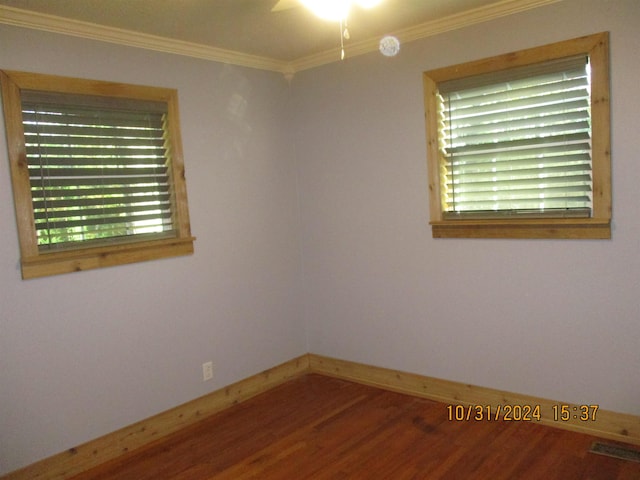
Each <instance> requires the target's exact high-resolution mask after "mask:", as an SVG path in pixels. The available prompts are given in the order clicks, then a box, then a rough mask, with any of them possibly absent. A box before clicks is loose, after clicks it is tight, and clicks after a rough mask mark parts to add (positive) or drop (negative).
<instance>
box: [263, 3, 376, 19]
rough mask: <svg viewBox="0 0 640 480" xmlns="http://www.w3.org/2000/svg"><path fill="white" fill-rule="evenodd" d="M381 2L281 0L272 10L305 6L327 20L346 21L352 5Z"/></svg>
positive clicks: (364, 5)
mask: <svg viewBox="0 0 640 480" xmlns="http://www.w3.org/2000/svg"><path fill="white" fill-rule="evenodd" d="M381 2H382V0H279V1H278V3H276V4H275V6H274V7H273V8H272V9H271V11H272V12H280V11H282V10H289V9H291V8H296V7H301V6H303V7H306V8H308V9H309V10H311V11H312V12H313V13H314V14H315V15H317V16H318V17H320V18H323V19H325V20H333V21H344V20H346V19H347V15H348V14H349V10H350V9H351V6H352V5H354V4H356V5H358V6H360V7H362V8H371V7H374V6H376V5H377V4H379V3H381Z"/></svg>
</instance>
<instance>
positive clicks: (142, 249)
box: [21, 237, 195, 280]
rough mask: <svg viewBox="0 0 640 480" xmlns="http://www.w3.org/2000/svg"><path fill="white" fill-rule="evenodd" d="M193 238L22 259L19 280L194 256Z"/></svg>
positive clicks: (68, 251)
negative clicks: (20, 278) (20, 277)
mask: <svg viewBox="0 0 640 480" xmlns="http://www.w3.org/2000/svg"><path fill="white" fill-rule="evenodd" d="M194 241H195V238H193V237H187V238H170V239H163V240H153V241H145V242H136V243H126V244H120V245H110V246H104V247H96V248H84V249H78V250H67V251H61V252H51V253H42V254H39V255H36V256H32V257H26V258H22V260H21V264H22V278H23V279H25V280H26V279H29V278H37V277H45V276H49V275H57V274H61V273H70V272H79V271H83V270H91V269H94V268H101V267H111V266H114V265H124V264H127V263H135V262H143V261H147V260H154V259H159V258H167V257H177V256H182V255H190V254H192V253H193V242H194Z"/></svg>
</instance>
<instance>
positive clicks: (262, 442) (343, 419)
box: [74, 374, 640, 480]
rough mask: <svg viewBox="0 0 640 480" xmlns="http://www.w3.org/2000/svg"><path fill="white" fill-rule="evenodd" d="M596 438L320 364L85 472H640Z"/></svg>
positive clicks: (89, 475)
mask: <svg viewBox="0 0 640 480" xmlns="http://www.w3.org/2000/svg"><path fill="white" fill-rule="evenodd" d="M595 440H597V439H596V438H595V437H591V436H588V435H584V434H578V433H573V432H568V431H564V430H559V429H555V428H551V427H545V426H542V425H536V424H535V423H529V422H504V421H498V422H496V421H491V422H489V421H483V422H474V421H471V422H467V421H462V422H456V421H449V420H448V415H447V411H446V405H444V404H441V403H437V402H433V401H431V400H425V399H421V398H415V397H411V396H407V395H402V394H398V393H394V392H388V391H384V390H379V389H376V388H371V387H367V386H363V385H358V384H355V383H350V382H346V381H343V380H338V379H334V378H329V377H325V376H321V375H315V374H310V375H306V376H303V377H300V378H298V379H295V380H292V381H290V382H288V383H286V384H284V385H281V386H279V387H276V388H274V389H272V390H270V391H269V392H267V393H263V394H261V395H259V396H257V397H254V398H252V399H250V400H248V401H246V402H244V403H241V404H239V405H236V406H234V407H232V408H230V409H228V410H226V411H224V412H221V413H219V414H216V415H214V416H212V417H210V418H208V419H205V420H203V421H202V422H200V423H199V424H197V425H194V426H192V427H189V428H187V429H185V430H183V431H181V432H179V433H177V434H174V435H171V436H169V437H167V438H165V439H163V440H159V441H158V442H156V443H154V444H153V445H150V446H148V447H145V448H144V449H141V450H139V451H137V452H131V453H130V454H128V455H126V456H123V457H121V458H119V459H116V460H114V461H112V462H110V463H108V464H105V465H102V466H100V467H97V468H95V469H93V470H90V471H88V472H85V473H83V474H80V475H78V476H76V477H74V480H105V479H118V480H129V479H130V480H147V479H149V480H151V479H154V480H158V479H164V480H241V479H260V480H270V479H295V480H298V479H300V480H303V479H304V480H306V479H314V480H328V479H331V480H337V479H367V480H372V479H373V480H375V479H393V480H404V479H464V480H467V479H491V480H500V479H509V480H513V479H516V480H520V479H523V480H528V479H530V480H534V479H535V480H540V479H544V480H556V479H557V480H573V479H589V480H605V479H607V480H609V479H619V480H631V479H634V480H638V479H640V463H636V462H631V461H625V460H619V459H615V458H611V457H606V456H602V455H597V454H594V453H589V452H588V450H589V448H590V446H591V444H592V442H594V441H595ZM603 441H604V440H603ZM608 443H611V442H608ZM636 449H637V448H636Z"/></svg>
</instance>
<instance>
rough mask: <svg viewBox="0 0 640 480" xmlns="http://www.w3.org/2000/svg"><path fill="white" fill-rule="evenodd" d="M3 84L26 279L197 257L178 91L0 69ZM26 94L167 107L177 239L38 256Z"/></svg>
mask: <svg viewBox="0 0 640 480" xmlns="http://www.w3.org/2000/svg"><path fill="white" fill-rule="evenodd" d="M0 83H1V85H2V99H3V106H4V117H5V128H6V134H7V147H8V154H9V164H10V169H11V182H12V186H13V197H14V204H15V211H16V222H17V228H18V239H19V244H20V254H21V259H20V260H21V267H22V278H23V279H28V278H35V277H43V276H48V275H56V274H61V273H69V272H74V271H81V270H89V269H94V268H101V267H108V266H114V265H121V264H128V263H134V262H142V261H147V260H153V259H158V258H166V257H174V256H179V255H189V254H192V253H193V242H194V240H195V238H193V237H192V236H191V227H190V223H189V210H188V203H187V191H186V183H185V172H184V162H183V153H182V143H181V137H180V126H179V121H180V120H179V112H178V94H177V91H176V90H174V89H168V88H160V87H147V86H139V85H129V84H122V83H114V82H105V81H98V80H85V79H77V78H69V77H61V76H55V75H45V74H37V73H28V72H18V71H7V70H0ZM22 90H37V91H43V92H51V93H60V94H79V95H93V96H101V97H105V98H118V99H137V100H148V101H159V102H164V103H166V105H167V115H166V123H167V134H168V137H169V139H170V142H171V146H170V148H171V161H170V172H169V177H170V178H171V182H172V188H173V197H174V200H173V202H172V214H173V219H174V220H173V225H174V229H175V234H174V235H172V236H171V237H169V238H161V239H150V240H142V241H140V240H136V239H135V238H131V239H129V240H124V241H121V240H119V241H110V240H106V241H104V242H102V243H99V244H94V243H92V244H90V245H89V246H87V245H82V244H81V245H79V246H77V247H73V248H69V249H66V250H60V251H40V250H39V248H38V244H37V236H36V228H35V220H34V210H33V201H32V195H31V187H30V181H29V171H28V164H27V157H26V146H25V134H24V127H23V124H22V102H21V91H22Z"/></svg>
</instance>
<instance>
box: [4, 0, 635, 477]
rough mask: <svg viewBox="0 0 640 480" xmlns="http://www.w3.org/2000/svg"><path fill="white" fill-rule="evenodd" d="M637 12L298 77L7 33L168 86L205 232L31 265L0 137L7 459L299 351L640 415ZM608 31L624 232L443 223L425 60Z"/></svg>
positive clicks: (17, 61)
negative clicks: (436, 207) (130, 253)
mask: <svg viewBox="0 0 640 480" xmlns="http://www.w3.org/2000/svg"><path fill="white" fill-rule="evenodd" d="M639 24H640V9H639V8H638V4H637V1H636V0H564V1H562V2H560V3H558V4H553V5H550V6H546V7H542V8H539V9H536V10H532V11H529V12H525V13H521V14H518V15H516V16H512V17H509V18H504V19H498V20H494V21H491V22H488V23H485V24H482V25H477V26H473V27H468V28H465V29H462V30H459V31H455V32H449V33H445V34H441V35H438V36H435V37H431V38H427V39H424V40H420V41H417V42H414V43H411V44H406V45H403V46H402V50H401V53H400V55H399V56H397V57H395V58H384V57H382V56H381V55H379V54H377V53H372V54H369V55H365V56H361V57H356V58H353V59H348V60H347V61H345V62H342V63H336V64H332V65H327V66H324V67H321V68H317V69H314V70H310V71H306V72H301V73H299V74H297V75H296V76H295V78H294V79H293V82H292V85H291V87H289V86H288V85H287V83H286V82H285V81H284V80H283V79H282V77H281V76H280V75H278V74H275V73H268V72H261V71H254V70H249V69H243V68H238V67H232V66H224V65H221V64H216V63H208V62H205V61H199V60H194V59H189V58H183V57H179V56H173V55H167V54H160V53H154V52H149V51H143V50H138V49H134V48H126V47H118V46H114V45H109V44H104V43H99V42H93V41H88V40H80V39H76V38H71V37H64V36H59V35H54V34H46V33H41V32H35V31H31V30H24V29H19V28H14V27H7V26H0V45H2V48H0V68H5V69H19V70H27V71H38V72H42V73H54V74H63V75H69V76H78V77H85V78H98V79H104V80H117V81H123V82H129V83H140V84H148V85H160V86H167V87H174V88H177V89H178V90H179V93H180V107H181V116H182V134H183V143H184V151H185V164H186V169H187V188H188V193H189V202H190V211H191V220H192V230H193V233H194V235H195V236H197V237H198V240H197V241H196V245H195V248H196V253H195V255H193V256H192V257H183V258H175V259H167V260H159V261H153V262H148V263H141V264H135V265H127V266H119V267H113V268H109V269H103V270H94V271H89V272H81V273H76V274H69V275H63V276H56V277H50V278H42V279H36V280H29V281H22V280H20V273H19V268H18V258H19V253H18V242H17V234H16V227H15V220H14V212H13V200H12V196H11V185H10V180H9V172H8V161H7V159H6V145H5V138H4V135H0V231H2V232H4V237H5V238H4V240H3V242H0V309H1V310H0V474H2V473H6V472H7V471H10V470H13V469H15V468H18V467H20V466H23V465H26V464H28V463H31V462H34V461H36V460H38V459H40V458H42V457H44V456H47V455H51V454H54V453H58V452H60V451H62V450H64V449H66V448H69V447H71V446H73V445H75V444H78V443H81V442H84V441H87V440H90V439H92V438H95V437H97V436H100V435H103V434H106V433H108V432H111V431H113V430H115V429H117V428H120V427H122V426H125V425H128V424H131V423H133V422H136V421H138V420H141V419H144V418H146V417H148V416H150V415H152V414H155V413H157V412H160V411H163V410H166V409H168V408H171V407H174V406H176V405H178V404H180V403H183V402H185V401H188V400H191V399H193V398H196V397H198V396H200V395H202V394H205V393H207V392H208V391H211V390H214V389H217V388H220V387H222V386H223V385H226V384H229V383H231V382H233V381H236V380H239V379H242V378H245V377H247V376H249V375H252V374H254V373H257V372H259V371H260V370H263V369H265V368H268V367H271V366H274V365H276V364H278V363H281V362H283V361H286V360H288V359H291V358H293V357H295V356H297V355H300V354H302V353H304V352H307V351H311V352H314V353H318V354H324V355H331V356H335V357H339V358H344V359H348V360H353V361H361V362H365V363H369V364H374V365H380V366H384V367H389V368H397V369H401V370H406V371H411V372H415V373H419V374H424V375H431V376H435V377H442V378H446V379H449V380H454V381H461V382H468V383H472V384H476V385H482V386H487V387H493V388H499V389H505V390H511V391H515V392H520V393H525V394H531V395H537V396H543V397H548V398H551V399H557V400H561V401H570V402H577V403H598V404H600V405H601V407H602V408H606V409H610V410H615V411H620V412H626V413H631V414H636V415H640V402H638V400H639V399H640V380H639V379H638V371H639V367H640V322H639V321H638V317H639V314H638V312H640V251H639V246H640V240H639V239H640V225H639V222H638V218H637V217H638V207H637V205H638V202H637V201H636V199H635V193H636V192H637V190H638V189H637V187H636V186H635V184H634V183H635V181H636V179H637V178H640V163H639V162H638V161H637V152H638V151H640V140H639V138H638V134H637V116H638V113H637V112H638V111H640V105H639V103H640V102H639V100H638V96H637V94H636V92H637V78H638V77H639V76H640V66H639V63H640V62H638V52H639V51H640V36H639V35H638V33H637V25H639ZM605 30H607V31H610V32H611V50H612V59H611V71H612V130H613V135H612V138H613V148H612V152H613V203H614V226H613V239H612V240H610V241H554V240H539V241H529V240H446V239H443V240H434V239H432V238H431V232H430V229H429V226H428V198H427V188H426V184H427V180H426V160H425V155H426V153H425V150H426V148H425V137H424V109H423V100H422V84H421V73H422V71H424V70H428V69H431V68H435V67H440V66H445V65H450V64H454V63H458V62H463V61H467V60H473V59H478V58H482V57H485V56H489V55H496V54H499V53H504V52H508V51H513V50H517V49H521V48H526V47H532V46H536V45H541V44H545V43H549V42H552V41H557V40H565V39H568V38H572V37H576V36H580V35H586V34H591V33H596V32H600V31H605ZM232 99H233V100H232ZM239 100H245V101H246V108H238V105H242V104H243V102H242V101H240V102H238V101H239ZM1 121H2V119H0V122H1ZM1 127H2V128H3V126H1ZM206 360H213V362H214V363H215V370H216V374H215V379H214V381H213V382H208V383H203V382H202V380H201V372H200V365H201V363H202V362H204V361H206Z"/></svg>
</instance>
